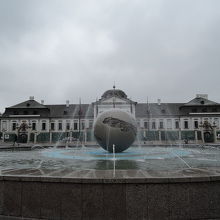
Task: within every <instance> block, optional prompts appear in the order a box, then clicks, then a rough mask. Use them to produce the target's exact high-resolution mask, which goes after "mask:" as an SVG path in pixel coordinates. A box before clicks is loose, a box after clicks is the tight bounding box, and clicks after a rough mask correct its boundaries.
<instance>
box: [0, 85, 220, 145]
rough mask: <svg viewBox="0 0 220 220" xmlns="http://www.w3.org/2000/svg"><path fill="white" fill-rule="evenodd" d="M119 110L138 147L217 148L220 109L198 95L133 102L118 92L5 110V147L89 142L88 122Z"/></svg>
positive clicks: (0, 128) (1, 128)
mask: <svg viewBox="0 0 220 220" xmlns="http://www.w3.org/2000/svg"><path fill="white" fill-rule="evenodd" d="M111 108H120V109H121V110H123V111H126V112H129V113H131V114H132V115H133V116H134V117H135V118H136V121H137V125H138V131H139V132H138V137H137V141H139V142H142V143H146V144H147V143H152V144H153V143H181V142H182V143H184V142H185V143H206V142H210V143H216V142H219V141H220V129H219V125H220V104H219V103H216V102H214V101H211V100H209V99H208V95H205V94H198V95H196V97H195V98H194V99H192V100H190V101H189V102H187V103H162V102H161V101H160V100H158V101H157V103H137V102H135V101H132V100H130V99H129V98H128V97H127V95H126V94H125V92H123V91H122V90H119V89H112V90H108V91H106V92H105V93H104V94H103V95H102V96H101V98H100V99H99V100H97V101H95V102H93V103H91V104H70V103H69V101H66V104H63V105H45V104H44V102H43V101H41V102H37V101H36V100H35V99H34V97H30V99H29V100H27V101H24V102H22V103H19V104H17V105H14V106H11V107H7V108H6V109H5V112H4V113H3V114H2V116H0V136H1V140H2V141H4V142H14V141H17V142H20V143H45V142H47V143H54V142H57V141H66V140H69V141H76V140H79V139H80V140H81V141H83V142H85V143H93V142H94V141H95V140H94V137H93V122H94V120H95V119H96V117H97V116H98V115H99V114H100V113H101V112H103V111H106V110H109V109H111Z"/></svg>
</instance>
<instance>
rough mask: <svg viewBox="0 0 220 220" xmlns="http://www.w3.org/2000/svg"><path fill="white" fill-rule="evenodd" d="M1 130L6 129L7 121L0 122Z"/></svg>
mask: <svg viewBox="0 0 220 220" xmlns="http://www.w3.org/2000/svg"><path fill="white" fill-rule="evenodd" d="M2 130H5V131H6V130H7V122H6V121H3V122H2Z"/></svg>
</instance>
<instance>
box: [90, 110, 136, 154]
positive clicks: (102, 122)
mask: <svg viewBox="0 0 220 220" xmlns="http://www.w3.org/2000/svg"><path fill="white" fill-rule="evenodd" d="M136 134H137V126H136V121H135V119H134V117H133V116H132V115H131V114H129V113H127V112H125V111H122V110H119V109H112V110H109V111H105V112H103V113H101V114H100V115H99V116H98V117H97V119H96V121H95V123H94V136H95V139H96V140H97V142H98V144H99V145H100V146H101V147H102V148H104V149H105V150H107V151H109V152H111V153H112V152H113V145H114V146H115V152H116V153H119V152H122V151H124V150H126V149H127V148H129V146H130V145H131V144H132V143H133V142H134V140H135V138H136Z"/></svg>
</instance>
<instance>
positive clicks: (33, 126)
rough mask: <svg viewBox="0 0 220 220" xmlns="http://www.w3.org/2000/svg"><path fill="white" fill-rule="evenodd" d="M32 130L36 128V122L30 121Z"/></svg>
mask: <svg viewBox="0 0 220 220" xmlns="http://www.w3.org/2000/svg"><path fill="white" fill-rule="evenodd" d="M32 130H33V131H35V130H36V122H32Z"/></svg>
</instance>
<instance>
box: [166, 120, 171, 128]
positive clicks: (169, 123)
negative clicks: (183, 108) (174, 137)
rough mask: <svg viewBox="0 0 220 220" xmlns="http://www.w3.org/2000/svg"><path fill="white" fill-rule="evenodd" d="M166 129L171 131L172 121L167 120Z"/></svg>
mask: <svg viewBox="0 0 220 220" xmlns="http://www.w3.org/2000/svg"><path fill="white" fill-rule="evenodd" d="M167 129H172V120H171V119H167Z"/></svg>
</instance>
